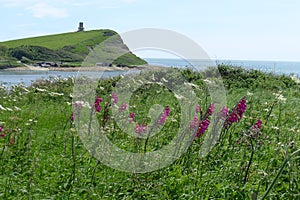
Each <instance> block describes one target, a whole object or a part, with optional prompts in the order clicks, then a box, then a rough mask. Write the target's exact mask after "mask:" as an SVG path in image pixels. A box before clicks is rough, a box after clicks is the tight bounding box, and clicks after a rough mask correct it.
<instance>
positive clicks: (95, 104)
mask: <svg viewBox="0 0 300 200" xmlns="http://www.w3.org/2000/svg"><path fill="white" fill-rule="evenodd" d="M101 102H102V98H100V97H96V100H95V102H94V107H95V109H96V112H100V111H101V106H100V103H101Z"/></svg>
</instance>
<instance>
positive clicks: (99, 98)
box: [95, 96, 103, 104]
mask: <svg viewBox="0 0 300 200" xmlns="http://www.w3.org/2000/svg"><path fill="white" fill-rule="evenodd" d="M102 101H103V99H102V98H101V97H98V96H97V97H96V100H95V103H98V104H99V103H101V102H102Z"/></svg>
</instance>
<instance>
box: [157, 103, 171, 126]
mask: <svg viewBox="0 0 300 200" xmlns="http://www.w3.org/2000/svg"><path fill="white" fill-rule="evenodd" d="M169 115H170V108H169V106H166V107H165V109H164V112H163V113H162V114H161V115H160V118H159V120H158V121H157V123H158V124H160V125H164V123H166V121H167V118H168V116H169Z"/></svg>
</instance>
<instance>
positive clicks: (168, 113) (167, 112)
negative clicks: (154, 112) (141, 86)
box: [164, 106, 170, 116]
mask: <svg viewBox="0 0 300 200" xmlns="http://www.w3.org/2000/svg"><path fill="white" fill-rule="evenodd" d="M164 114H165V115H166V116H169V115H170V108H169V106H166V107H165V110H164Z"/></svg>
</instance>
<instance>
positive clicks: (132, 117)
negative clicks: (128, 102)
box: [129, 112, 134, 123]
mask: <svg viewBox="0 0 300 200" xmlns="http://www.w3.org/2000/svg"><path fill="white" fill-rule="evenodd" d="M132 122H134V113H133V112H132V113H130V114H129V123H132Z"/></svg>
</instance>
